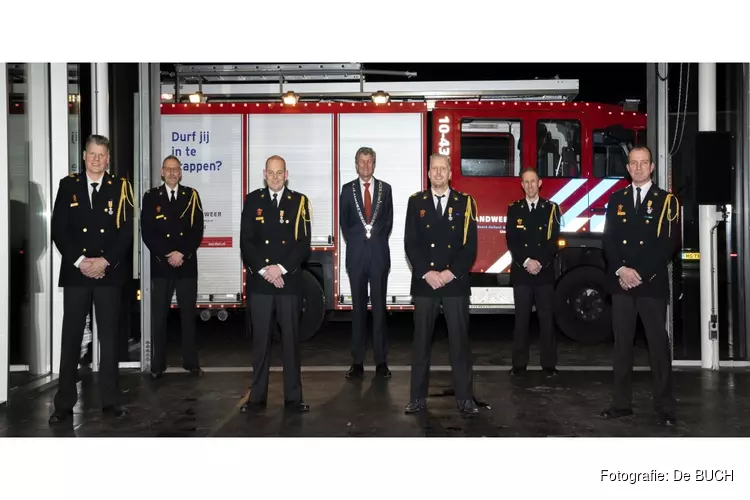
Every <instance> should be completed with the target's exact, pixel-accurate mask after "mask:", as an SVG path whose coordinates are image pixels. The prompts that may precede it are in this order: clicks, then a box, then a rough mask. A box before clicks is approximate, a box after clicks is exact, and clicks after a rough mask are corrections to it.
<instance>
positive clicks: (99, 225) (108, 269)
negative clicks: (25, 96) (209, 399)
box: [49, 135, 134, 424]
mask: <svg viewBox="0 0 750 500" xmlns="http://www.w3.org/2000/svg"><path fill="white" fill-rule="evenodd" d="M83 159H84V162H85V165H86V168H85V171H84V172H82V173H80V174H77V175H76V174H71V175H70V176H68V177H65V178H63V179H62V180H61V181H60V187H59V189H58V192H57V197H56V198H55V206H54V208H53V212H52V240H53V241H54V242H55V245H56V246H57V249H58V250H59V251H60V254H62V262H61V264H60V280H59V286H61V287H63V288H64V289H65V290H64V298H63V308H64V313H63V314H64V316H63V326H62V345H61V352H60V378H59V381H58V390H57V394H56V395H55V411H54V413H53V414H52V416H51V417H50V419H49V422H50V423H51V424H55V423H59V422H63V421H65V420H67V419H68V418H69V417H70V416H71V415H72V414H73V407H74V406H75V404H76V401H77V399H78V391H77V390H76V382H77V381H78V359H79V356H80V349H81V340H82V339H83V331H84V328H85V326H86V315H87V314H88V313H89V311H90V309H91V304H92V300H93V304H94V307H95V308H96V321H97V326H98V328H99V342H100V344H101V346H100V349H101V350H100V352H101V363H100V366H99V376H98V381H99V392H100V399H101V405H102V410H103V411H104V412H105V413H107V414H112V415H114V416H116V417H122V416H125V415H127V414H128V413H129V411H128V410H127V409H126V408H125V407H123V406H121V405H120V404H119V403H118V399H119V394H120V393H119V389H118V360H117V342H116V340H117V334H118V328H119V323H118V319H119V317H120V307H121V300H122V290H123V287H124V285H125V283H126V282H127V280H128V279H129V266H128V262H127V252H128V250H129V249H130V247H131V245H132V241H133V206H134V202H133V188H132V186H131V185H130V183H129V182H128V181H127V180H126V179H125V178H122V179H117V178H115V177H114V176H112V175H111V174H109V173H108V172H107V171H106V170H107V166H108V164H109V140H108V139H107V138H106V137H103V136H101V135H92V136H90V137H89V138H88V139H87V140H86V149H85V151H84V153H83Z"/></svg>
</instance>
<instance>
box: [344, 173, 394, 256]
mask: <svg viewBox="0 0 750 500" xmlns="http://www.w3.org/2000/svg"><path fill="white" fill-rule="evenodd" d="M372 182H374V185H373V186H372V187H373V191H374V193H375V195H374V196H373V198H372V216H371V219H370V220H366V216H365V202H364V198H363V193H362V189H361V186H360V180H359V178H357V179H355V180H353V181H351V182H347V183H346V184H344V186H343V187H342V188H341V194H340V196H339V225H340V226H341V232H342V233H343V234H344V239H345V240H346V268H347V270H350V269H357V266H364V265H368V266H369V265H370V263H372V264H374V265H377V266H379V267H380V268H382V269H386V270H387V269H390V267H391V250H390V245H389V241H388V240H389V238H390V236H391V230H392V229H393V198H392V196H391V186H390V184H388V183H387V182H383V181H381V180H379V179H375V178H373V179H372ZM378 198H380V201H379V202H378ZM357 205H359V211H357ZM360 212H361V213H362V218H363V219H365V222H367V223H370V222H374V224H373V225H372V232H371V236H370V238H367V237H366V230H365V227H364V225H363V224H362V219H360V218H359V214H360Z"/></svg>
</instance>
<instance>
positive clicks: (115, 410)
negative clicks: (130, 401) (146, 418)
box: [102, 405, 130, 418]
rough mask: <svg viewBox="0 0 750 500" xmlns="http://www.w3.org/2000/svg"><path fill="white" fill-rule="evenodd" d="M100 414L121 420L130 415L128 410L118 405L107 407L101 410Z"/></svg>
mask: <svg viewBox="0 0 750 500" xmlns="http://www.w3.org/2000/svg"><path fill="white" fill-rule="evenodd" d="M102 413H104V414H105V415H111V416H113V417H115V418H122V417H127V416H128V415H130V410H128V409H127V408H125V407H124V406H120V405H108V406H105V407H104V408H102Z"/></svg>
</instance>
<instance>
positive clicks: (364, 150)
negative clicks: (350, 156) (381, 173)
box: [354, 146, 378, 165]
mask: <svg viewBox="0 0 750 500" xmlns="http://www.w3.org/2000/svg"><path fill="white" fill-rule="evenodd" d="M360 156H372V164H373V165H375V164H376V163H377V159H378V158H377V155H376V154H375V150H374V149H372V148H368V147H367V146H362V147H361V148H359V149H358V150H357V154H355V155H354V163H357V162H358V161H359V157H360Z"/></svg>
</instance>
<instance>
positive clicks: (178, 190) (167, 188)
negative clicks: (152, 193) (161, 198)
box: [163, 182, 180, 201]
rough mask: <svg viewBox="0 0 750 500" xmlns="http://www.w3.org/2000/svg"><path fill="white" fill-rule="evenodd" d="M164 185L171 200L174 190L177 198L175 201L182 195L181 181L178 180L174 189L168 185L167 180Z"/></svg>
mask: <svg viewBox="0 0 750 500" xmlns="http://www.w3.org/2000/svg"><path fill="white" fill-rule="evenodd" d="M163 185H164V189H166V190H167V199H168V200H170V201H171V200H172V191H174V199H175V201H177V198H179V197H180V183H179V182H178V183H177V184H176V185H175V187H174V189H172V188H171V187H169V186H167V183H166V182H164V183H163Z"/></svg>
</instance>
